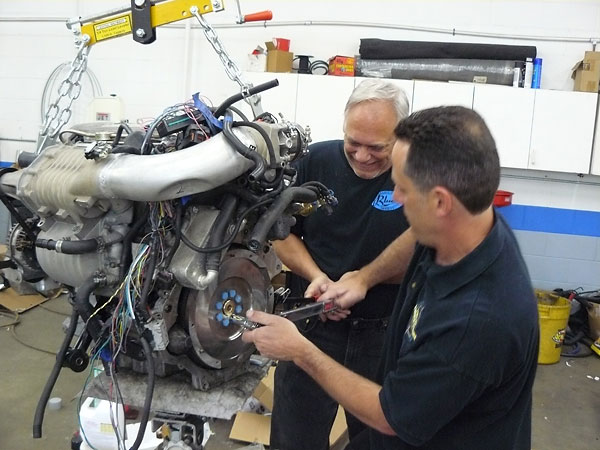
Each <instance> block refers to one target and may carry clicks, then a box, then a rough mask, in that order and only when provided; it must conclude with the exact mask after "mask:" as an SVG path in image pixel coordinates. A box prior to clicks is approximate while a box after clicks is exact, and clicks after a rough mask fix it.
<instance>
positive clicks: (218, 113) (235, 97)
mask: <svg viewBox="0 0 600 450" xmlns="http://www.w3.org/2000/svg"><path fill="white" fill-rule="evenodd" d="M277 86H279V80H277V79H274V80H271V81H267V82H266V83H262V84H259V85H258V86H253V87H251V88H250V89H248V94H249V95H254V94H258V93H259V92H263V91H266V90H267V89H271V88H274V87H277ZM243 98H244V96H243V95H242V94H241V93H239V94H235V95H232V96H231V97H229V98H227V99H225V101H224V102H223V103H221V104H220V105H219V107H218V108H217V109H216V110H215V112H214V113H213V114H214V116H215V117H216V118H217V119H218V118H219V117H220V116H221V115H222V114H223V113H224V112H225V110H227V108H229V106H230V105H233V104H234V103H236V102H239V101H240V100H242V99H243Z"/></svg>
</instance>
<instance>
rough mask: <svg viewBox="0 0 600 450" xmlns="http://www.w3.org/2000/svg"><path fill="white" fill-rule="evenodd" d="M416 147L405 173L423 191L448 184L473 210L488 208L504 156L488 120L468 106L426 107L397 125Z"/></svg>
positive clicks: (400, 134)
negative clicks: (501, 154)
mask: <svg viewBox="0 0 600 450" xmlns="http://www.w3.org/2000/svg"><path fill="white" fill-rule="evenodd" d="M394 132H395V134H396V137H397V138H398V139H399V140H403V141H406V142H407V143H408V144H409V145H410V147H409V151H408V156H407V158H406V164H405V166H404V173H405V174H406V175H407V176H408V177H410V178H411V180H412V181H413V183H414V184H415V186H416V187H417V188H418V189H420V190H421V191H429V190H430V189H432V188H433V187H434V186H443V187H445V188H446V189H448V190H449V191H450V192H452V193H453V194H454V195H455V196H456V198H458V200H459V201H460V202H461V203H462V204H463V205H464V206H465V208H467V210H468V211H469V212H470V213H471V214H477V213H480V212H482V211H484V210H486V209H487V208H488V207H489V206H490V204H491V203H492V201H493V200H494V194H495V193H496V190H497V189H498V184H499V183H500V161H499V159H498V152H497V151H496V144H495V143H494V138H493V137H492V135H491V133H490V130H489V129H488V127H487V125H486V124H485V122H484V121H483V119H482V118H481V116H479V114H477V113H476V112H475V111H473V110H471V109H467V108H464V107H462V106H443V107H439V108H431V109H425V110H422V111H417V112H416V113H413V114H411V115H410V116H408V117H407V118H406V119H404V120H402V121H401V122H400V123H399V124H398V126H397V127H396V129H395V130H394Z"/></svg>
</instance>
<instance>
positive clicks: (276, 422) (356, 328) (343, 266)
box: [271, 79, 415, 450]
mask: <svg viewBox="0 0 600 450" xmlns="http://www.w3.org/2000/svg"><path fill="white" fill-rule="evenodd" d="M408 110H409V105H408V100H407V98H406V95H405V94H404V92H403V91H402V90H401V89H400V88H399V87H398V86H396V85H395V84H393V83H392V82H389V81H384V80H378V79H369V80H365V81H363V82H362V83H360V84H359V85H358V86H357V87H356V88H355V89H354V91H353V93H352V95H351V96H350V98H349V99H348V102H347V104H346V108H345V111H344V130H343V131H344V139H343V140H334V141H327V142H320V143H317V144H315V145H313V146H311V148H310V153H309V155H307V156H306V157H305V158H303V159H301V160H300V161H299V162H298V164H297V166H296V168H297V170H298V183H299V184H301V183H305V182H308V181H319V182H322V183H323V184H325V185H326V186H327V187H329V188H330V189H332V190H333V191H334V194H335V196H336V197H337V199H338V206H337V207H336V208H335V209H334V211H333V213H332V214H331V215H329V216H328V215H327V214H326V213H325V212H324V211H322V210H319V211H317V212H316V213H315V214H312V215H311V216H309V217H306V218H301V219H299V221H298V223H297V224H296V226H295V227H294V228H293V229H292V234H291V235H290V236H289V237H288V238H287V239H285V240H283V241H277V242H275V249H276V250H277V254H278V255H279V257H280V258H281V260H282V261H283V263H284V264H286V265H287V266H288V267H289V268H290V270H291V271H292V274H291V276H290V279H289V282H288V286H289V287H290V288H291V290H292V295H294V296H303V295H304V296H306V297H315V298H316V297H318V296H319V295H320V294H321V293H322V292H324V291H325V290H326V289H327V286H328V285H330V284H331V283H333V282H334V281H337V280H339V279H340V278H342V277H345V278H349V277H351V276H352V274H353V273H354V271H357V270H358V269H361V268H363V267H364V266H366V265H367V264H368V263H370V262H371V261H372V260H373V259H375V257H377V256H378V255H379V254H380V253H381V252H382V251H383V250H384V249H385V248H386V247H388V245H389V244H390V243H394V246H393V248H394V257H395V258H396V261H397V258H398V255H402V258H403V259H404V263H403V262H401V261H400V262H398V261H397V263H398V264H397V265H396V267H399V266H401V265H402V264H404V266H406V265H407V264H408V261H409V259H410V256H411V255H412V251H413V248H414V243H415V241H414V238H413V237H412V234H411V232H410V231H406V230H407V229H408V223H407V221H406V218H405V217H404V212H403V208H402V205H401V204H398V203H396V202H394V201H393V199H392V192H393V183H392V180H391V175H390V169H391V166H392V163H391V154H392V148H393V146H394V143H395V140H396V139H395V135H394V128H395V127H396V125H397V124H398V122H399V121H401V120H402V119H404V118H405V117H406V116H407V115H408ZM401 234H402V236H400V235H401ZM399 236H400V237H399ZM364 273H365V272H364V271H363V272H362V274H364ZM402 274H403V271H402V270H394V275H395V279H393V280H386V279H385V278H384V277H382V276H380V275H382V274H381V273H380V274H377V275H375V276H374V278H372V279H370V280H369V283H368V284H369V287H370V289H369V290H368V292H365V294H366V295H365V299H364V300H363V301H362V302H360V303H359V304H357V305H356V306H354V307H352V308H351V310H349V311H342V312H340V313H338V314H337V315H333V316H330V317H329V318H330V319H333V320H327V321H319V320H318V319H312V320H309V321H308V322H307V323H303V324H301V325H300V329H301V331H302V333H303V334H304V335H305V336H306V337H307V338H308V339H309V340H310V341H311V342H313V343H314V344H315V345H316V346H317V347H318V348H320V349H321V350H322V351H323V352H324V353H326V354H327V355H329V356H331V357H332V358H333V359H335V360H336V361H337V362H339V363H340V364H343V365H344V366H346V367H347V368H349V369H351V370H352V371H354V372H356V373H359V374H361V375H362V376H364V377H366V378H369V379H373V378H374V377H375V369H376V367H377V365H378V362H379V359H380V357H381V349H382V346H383V336H384V334H385V330H386V327H387V322H388V317H389V316H390V314H391V312H392V310H393V307H394V300H395V298H396V296H397V295H396V294H397V290H398V285H397V283H399V282H400V281H401V277H402ZM350 313H351V314H350ZM337 405H338V404H337V402H336V401H335V400H333V399H332V398H331V397H330V396H329V395H328V394H327V393H326V392H325V391H323V389H322V388H321V387H319V385H318V384H316V383H315V382H314V381H313V380H312V379H311V378H310V377H309V376H308V375H307V374H306V373H305V372H304V371H303V370H302V369H300V368H299V367H297V366H296V365H295V364H294V363H293V362H288V361H281V362H280V363H279V365H278V367H277V370H276V372H275V397H274V407H273V417H272V422H271V448H273V449H280V450H321V449H323V450H325V449H327V448H328V447H329V439H328V438H329V433H330V430H331V426H332V424H333V421H334V418H335V415H336V410H337ZM346 420H347V423H348V432H349V436H350V438H352V437H353V436H354V435H356V434H358V433H359V432H360V431H362V429H363V428H364V425H363V424H362V423H361V422H360V421H359V420H357V419H356V418H355V417H354V416H352V415H350V414H347V417H346Z"/></svg>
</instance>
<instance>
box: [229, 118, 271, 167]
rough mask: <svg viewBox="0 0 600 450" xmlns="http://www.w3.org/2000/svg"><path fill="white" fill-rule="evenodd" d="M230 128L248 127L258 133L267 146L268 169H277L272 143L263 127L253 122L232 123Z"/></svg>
mask: <svg viewBox="0 0 600 450" xmlns="http://www.w3.org/2000/svg"><path fill="white" fill-rule="evenodd" d="M232 126H233V127H234V128H235V127H249V128H252V129H253V130H256V131H257V132H258V133H260V135H261V136H262V138H263V140H264V141H265V144H266V145H267V149H268V150H269V168H270V169H276V168H277V161H276V160H275V149H274V148H273V142H271V139H270V138H269V135H268V134H267V132H266V131H265V129H264V128H263V127H261V126H260V125H259V124H257V123H255V122H233V125H232Z"/></svg>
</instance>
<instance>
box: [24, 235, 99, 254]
mask: <svg viewBox="0 0 600 450" xmlns="http://www.w3.org/2000/svg"><path fill="white" fill-rule="evenodd" d="M98 245H99V242H98V240H96V239H84V240H81V241H54V240H52V239H36V241H35V246H36V247H40V248H45V249H47V250H54V251H56V252H58V253H64V254H66V255H82V254H84V253H92V252H95V251H96V250H97V249H98Z"/></svg>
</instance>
